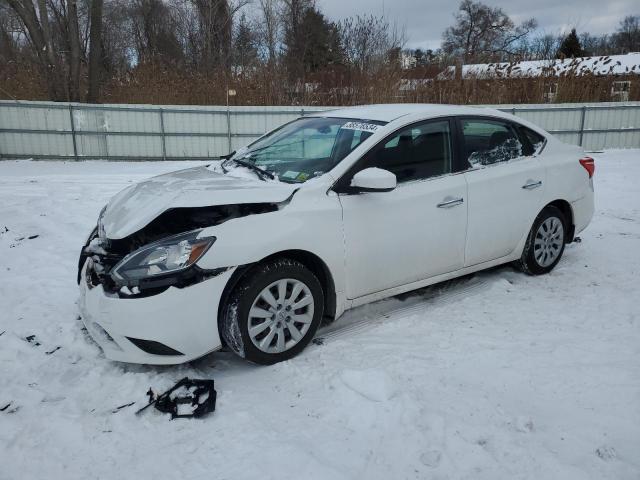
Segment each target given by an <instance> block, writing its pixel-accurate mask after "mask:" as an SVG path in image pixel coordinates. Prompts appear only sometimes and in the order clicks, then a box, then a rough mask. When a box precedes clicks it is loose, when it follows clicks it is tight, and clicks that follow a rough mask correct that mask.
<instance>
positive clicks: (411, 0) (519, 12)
mask: <svg viewBox="0 0 640 480" xmlns="http://www.w3.org/2000/svg"><path fill="white" fill-rule="evenodd" d="M483 3H485V4H487V5H490V6H492V7H501V8H502V9H503V10H504V11H505V12H506V13H507V14H508V15H509V16H510V17H511V18H512V19H513V20H514V21H515V22H516V23H519V22H522V21H524V20H527V19H529V18H531V17H533V18H535V19H536V20H537V21H538V28H539V30H540V31H542V32H544V33H550V34H559V33H562V32H568V31H569V30H570V29H571V28H572V27H576V28H577V29H578V32H584V31H587V32H589V33H591V34H592V35H597V34H603V33H610V32H613V31H615V30H616V28H617V26H618V23H619V22H620V20H621V19H622V18H623V17H624V16H626V15H632V14H633V15H640V2H639V1H638V0H613V1H607V0H564V1H562V0H499V1H495V0H484V1H483ZM317 5H318V6H319V7H320V9H321V10H322V11H323V12H324V13H325V14H326V15H327V16H328V17H329V18H330V19H331V20H334V21H336V20H340V19H342V18H345V17H349V16H352V15H353V16H355V15H364V14H373V15H377V16H379V15H382V14H383V13H384V15H385V17H387V18H388V19H389V20H390V21H391V22H395V23H396V24H397V25H398V26H399V27H404V28H405V32H406V37H407V47H409V48H423V49H425V48H438V47H439V46H440V41H441V38H442V32H443V31H444V29H445V28H447V27H448V26H449V25H451V24H452V23H453V21H454V19H453V14H454V13H455V11H456V10H457V7H458V5H459V1H457V0H395V1H394V0H317Z"/></svg>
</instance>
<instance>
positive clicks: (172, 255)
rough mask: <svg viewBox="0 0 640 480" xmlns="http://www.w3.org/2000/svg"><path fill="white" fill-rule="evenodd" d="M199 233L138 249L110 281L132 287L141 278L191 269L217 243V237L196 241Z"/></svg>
mask: <svg viewBox="0 0 640 480" xmlns="http://www.w3.org/2000/svg"><path fill="white" fill-rule="evenodd" d="M200 232H201V230H194V231H192V232H187V233H181V234H180V235H174V236H172V237H168V238H165V239H162V240H160V241H157V242H154V243H150V244H149V245H146V246H144V247H141V248H139V249H138V250H136V251H135V252H133V253H130V254H129V255H127V256H126V257H124V258H123V259H122V260H121V261H120V262H119V263H118V264H117V265H116V266H115V267H113V270H111V277H112V278H113V279H114V281H115V282H116V283H119V284H121V283H126V284H127V285H129V286H134V285H137V284H138V282H139V281H140V280H141V279H143V278H149V277H155V276H157V275H163V274H166V273H174V272H179V271H181V270H184V269H186V268H188V267H190V266H191V265H193V264H194V263H196V262H197V261H198V260H199V259H200V257H202V255H204V254H205V252H206V251H207V250H208V249H209V247H210V246H211V245H213V242H215V241H216V237H205V238H197V237H198V234H199V233H200Z"/></svg>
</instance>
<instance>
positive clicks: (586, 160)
mask: <svg viewBox="0 0 640 480" xmlns="http://www.w3.org/2000/svg"><path fill="white" fill-rule="evenodd" d="M580 165H582V166H583V167H584V169H585V170H586V171H587V173H588V174H589V178H592V177H593V173H594V172H595V171H596V163H595V161H594V160H593V158H591V157H583V158H581V159H580Z"/></svg>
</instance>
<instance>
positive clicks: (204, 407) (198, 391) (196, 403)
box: [136, 377, 217, 420]
mask: <svg viewBox="0 0 640 480" xmlns="http://www.w3.org/2000/svg"><path fill="white" fill-rule="evenodd" d="M176 392H179V393H176ZM174 393H175V395H172V394H174ZM147 395H148V396H149V403H148V404H146V405H145V406H144V407H142V408H141V409H140V410H138V411H137V412H136V415H139V414H140V413H141V412H143V411H144V410H146V409H147V408H148V407H150V406H151V405H153V406H154V407H155V408H156V410H159V411H160V412H163V413H170V414H171V419H172V420H173V419H174V418H192V417H193V418H199V417H202V416H204V415H206V414H207V413H210V412H213V411H215V409H216V397H217V392H216V390H215V388H214V381H213V380H199V379H190V378H188V377H184V378H183V379H182V380H180V381H179V382H178V383H176V384H175V385H174V386H173V387H171V388H170V389H169V390H167V391H166V392H164V393H161V394H160V395H156V394H155V393H154V391H153V390H152V389H151V388H149V391H148V392H147ZM185 411H187V413H185Z"/></svg>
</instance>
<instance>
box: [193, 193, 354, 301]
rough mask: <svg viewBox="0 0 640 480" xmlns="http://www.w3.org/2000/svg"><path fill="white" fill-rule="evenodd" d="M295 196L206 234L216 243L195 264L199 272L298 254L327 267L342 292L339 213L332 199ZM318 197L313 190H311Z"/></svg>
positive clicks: (337, 202)
mask: <svg viewBox="0 0 640 480" xmlns="http://www.w3.org/2000/svg"><path fill="white" fill-rule="evenodd" d="M305 193H306V192H299V193H298V194H297V195H296V197H298V195H299V198H296V199H295V202H291V203H290V204H289V205H286V206H285V207H283V208H282V209H280V210H278V211H275V212H269V213H262V214H255V215H249V216H246V217H242V218H237V219H233V220H230V221H228V222H225V223H223V224H220V225H217V226H214V227H209V228H207V229H205V230H204V231H203V233H202V235H212V236H215V237H216V239H217V240H216V242H215V244H214V245H213V246H212V247H211V249H209V251H208V252H207V253H206V254H205V255H204V256H203V257H202V258H201V259H200V260H199V261H198V262H197V265H198V266H199V267H201V268H206V269H209V268H221V267H234V266H238V265H246V264H249V263H255V262H258V261H260V260H262V259H263V258H265V257H268V256H270V255H273V254H275V253H278V252H282V251H285V250H302V251H307V252H310V253H312V254H314V255H316V256H317V257H319V258H320V259H321V260H322V261H323V262H324V263H325V264H326V265H327V267H328V268H329V271H330V273H331V275H332V277H333V279H334V282H335V288H336V292H342V291H344V278H345V275H344V236H343V231H342V209H341V206H340V203H339V201H338V198H337V196H336V195H334V194H328V195H327V194H321V195H318V196H316V195H314V196H311V195H309V194H305ZM316 193H317V191H316Z"/></svg>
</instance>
